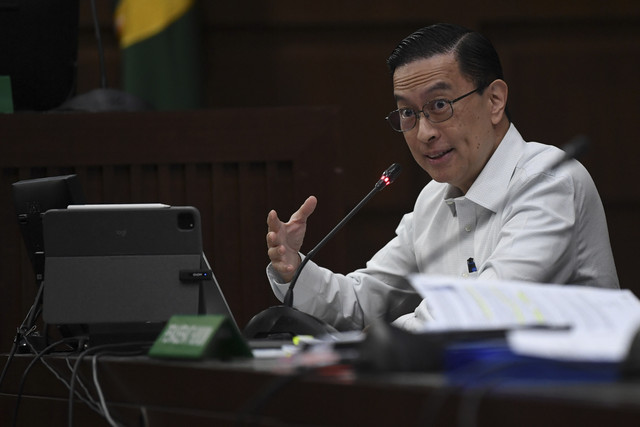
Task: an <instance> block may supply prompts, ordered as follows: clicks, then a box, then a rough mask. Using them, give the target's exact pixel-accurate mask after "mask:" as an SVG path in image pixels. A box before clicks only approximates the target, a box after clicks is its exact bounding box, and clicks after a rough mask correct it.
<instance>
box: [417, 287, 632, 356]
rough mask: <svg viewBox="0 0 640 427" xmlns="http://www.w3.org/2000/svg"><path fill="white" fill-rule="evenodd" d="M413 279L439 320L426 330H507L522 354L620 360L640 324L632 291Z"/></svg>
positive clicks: (510, 340)
mask: <svg viewBox="0 0 640 427" xmlns="http://www.w3.org/2000/svg"><path fill="white" fill-rule="evenodd" d="M410 281H411V284H412V285H413V286H414V288H415V289H416V290H417V291H418V292H419V293H420V294H421V295H422V297H423V298H425V299H426V300H427V304H428V308H429V311H430V313H431V315H432V316H433V318H434V321H432V322H427V323H426V324H425V326H424V330H425V331H430V330H474V329H503V328H506V329H509V330H510V332H509V333H508V336H507V338H508V342H509V345H510V346H511V348H512V350H513V351H514V352H516V353H519V354H526V355H533V356H541V357H550V358H557V359H566V360H600V361H619V360H622V358H624V356H625V355H626V354H627V350H628V347H629V344H630V341H631V339H632V338H633V336H634V334H635V332H636V331H637V330H638V328H639V327H640V301H639V300H638V298H636V296H635V295H634V294H633V293H632V292H631V291H629V290H617V289H601V288H591V287H584V286H571V285H549V284H535V283H529V282H514V281H483V280H468V279H457V278H455V277H446V276H426V275H414V276H411V277H410ZM567 328H568V329H567Z"/></svg>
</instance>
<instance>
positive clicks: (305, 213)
mask: <svg viewBox="0 0 640 427" xmlns="http://www.w3.org/2000/svg"><path fill="white" fill-rule="evenodd" d="M317 204H318V199H316V197H315V196H309V197H308V198H307V200H305V201H304V203H303V204H302V206H300V209H298V210H297V211H296V212H294V214H293V215H291V219H290V220H289V222H293V221H297V222H306V221H307V218H309V216H310V215H311V214H312V213H313V211H314V210H315V209H316V206H317Z"/></svg>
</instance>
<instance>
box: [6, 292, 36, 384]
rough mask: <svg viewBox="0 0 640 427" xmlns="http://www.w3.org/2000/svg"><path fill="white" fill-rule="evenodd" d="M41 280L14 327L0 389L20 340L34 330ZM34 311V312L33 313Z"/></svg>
mask: <svg viewBox="0 0 640 427" xmlns="http://www.w3.org/2000/svg"><path fill="white" fill-rule="evenodd" d="M43 288H44V287H43V286H42V282H40V283H39V287H38V292H37V293H36V298H35V299H34V300H33V304H31V307H30V308H29V311H28V312H27V315H26V316H25V318H24V319H23V320H22V323H21V324H20V326H19V327H18V328H17V329H16V335H15V336H14V338H13V345H12V346H11V350H10V351H9V356H8V357H7V361H6V363H5V364H4V368H3V369H2V374H1V375H0V390H1V389H2V382H3V381H4V378H5V376H6V375H7V372H8V370H9V365H10V364H11V361H12V360H13V358H14V357H15V355H16V353H17V351H18V347H19V346H20V342H21V341H23V340H24V338H25V337H26V336H28V335H29V334H31V333H32V332H33V331H34V330H35V325H34V323H35V319H37V317H38V315H39V314H40V310H38V308H37V307H38V306H39V304H40V301H42V292H43ZM34 312H35V313H36V314H34Z"/></svg>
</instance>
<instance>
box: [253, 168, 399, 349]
mask: <svg viewBox="0 0 640 427" xmlns="http://www.w3.org/2000/svg"><path fill="white" fill-rule="evenodd" d="M400 170H401V167H400V165H399V164H397V163H394V164H392V165H391V166H389V167H388V168H387V169H386V170H385V171H384V172H383V173H382V176H381V177H380V179H379V180H378V182H377V183H376V185H375V186H374V187H373V189H372V190H371V191H370V192H369V194H367V195H366V196H365V197H364V199H362V200H361V201H360V203H358V204H357V205H356V207H355V208H353V209H352V210H351V212H349V214H347V216H345V217H344V218H343V219H342V221H340V222H339V223H338V225H336V226H335V227H334V228H333V230H331V231H330V232H329V234H327V235H326V236H325V237H324V238H323V239H322V240H321V241H320V243H318V244H317V245H316V246H315V247H314V248H313V249H312V250H311V251H309V253H308V254H307V256H306V257H305V258H304V260H302V262H301V263H300V265H299V266H298V268H297V269H296V272H295V273H294V276H293V278H292V279H291V283H290V284H289V288H288V289H287V293H286V294H285V296H284V300H283V304H282V305H279V306H274V307H270V308H268V309H266V310H263V311H261V312H260V313H258V314H256V315H255V316H254V317H253V318H252V319H251V320H250V321H249V323H248V324H247V325H246V326H245V328H244V330H243V335H244V336H245V337H247V338H282V337H283V336H285V337H286V336H294V335H314V336H319V335H323V334H327V333H335V332H337V331H336V330H335V328H333V327H332V326H331V325H329V324H327V323H326V322H323V321H321V320H320V319H318V318H316V317H314V316H312V315H310V314H307V313H304V312H302V311H300V310H297V309H295V308H293V288H294V287H295V285H296V282H297V281H298V278H299V277H300V273H301V271H302V269H303V268H304V266H305V265H307V263H308V262H309V261H310V260H311V259H312V258H313V257H314V256H315V254H316V253H317V252H318V251H319V250H320V249H322V247H323V246H324V245H325V243H327V242H328V241H329V239H331V238H332V237H333V236H334V235H335V234H336V233H337V232H338V231H339V230H340V229H341V228H342V226H344V225H345V224H346V223H347V221H349V220H350V219H351V218H352V217H353V216H354V215H355V214H356V213H357V212H358V211H359V210H360V208H362V206H364V205H365V203H367V202H368V201H369V200H370V199H371V198H372V197H373V196H374V195H375V194H376V193H378V192H379V191H380V190H382V189H383V188H385V187H387V186H388V185H390V184H391V183H393V182H394V181H395V179H396V178H397V177H398V175H399V174H400Z"/></svg>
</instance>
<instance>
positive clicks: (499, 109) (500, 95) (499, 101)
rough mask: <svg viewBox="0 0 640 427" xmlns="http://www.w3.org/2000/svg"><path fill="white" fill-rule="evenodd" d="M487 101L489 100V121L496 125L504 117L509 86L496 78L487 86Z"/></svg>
mask: <svg viewBox="0 0 640 427" xmlns="http://www.w3.org/2000/svg"><path fill="white" fill-rule="evenodd" d="M487 90H488V91H489V101H490V102H491V122H492V123H493V124H494V125H497V124H498V123H500V122H501V121H502V119H503V118H504V117H505V114H506V113H505V109H506V108H507V97H508V95H509V87H508V86H507V83H506V82H505V81H504V80H501V79H496V80H494V81H493V82H492V83H491V84H490V85H489V87H488V88H487Z"/></svg>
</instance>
